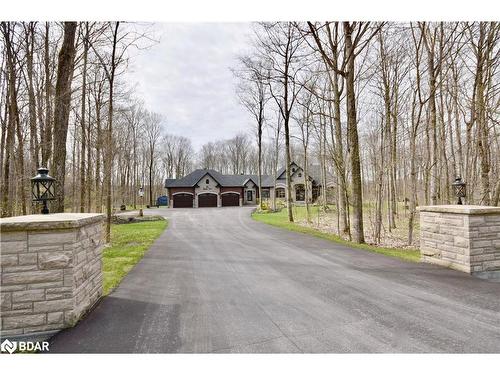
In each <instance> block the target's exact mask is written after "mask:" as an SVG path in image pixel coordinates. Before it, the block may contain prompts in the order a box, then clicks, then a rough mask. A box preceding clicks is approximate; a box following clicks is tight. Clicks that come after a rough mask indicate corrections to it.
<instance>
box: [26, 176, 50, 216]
mask: <svg viewBox="0 0 500 375" xmlns="http://www.w3.org/2000/svg"><path fill="white" fill-rule="evenodd" d="M37 172H38V174H37V175H36V176H35V177H33V178H32V179H31V193H32V195H33V202H43V208H42V214H48V213H49V208H48V207H47V201H50V200H53V199H55V194H54V182H55V181H56V179H55V178H54V177H52V176H49V170H48V169H47V168H38V170H37Z"/></svg>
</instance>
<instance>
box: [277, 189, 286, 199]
mask: <svg viewBox="0 0 500 375" xmlns="http://www.w3.org/2000/svg"><path fill="white" fill-rule="evenodd" d="M276 198H285V189H284V188H277V189H276Z"/></svg>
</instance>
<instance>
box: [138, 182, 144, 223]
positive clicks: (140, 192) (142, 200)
mask: <svg viewBox="0 0 500 375" xmlns="http://www.w3.org/2000/svg"><path fill="white" fill-rule="evenodd" d="M139 197H141V208H139V216H144V213H143V212H142V207H143V206H144V189H143V187H142V186H141V187H140V188H139Z"/></svg>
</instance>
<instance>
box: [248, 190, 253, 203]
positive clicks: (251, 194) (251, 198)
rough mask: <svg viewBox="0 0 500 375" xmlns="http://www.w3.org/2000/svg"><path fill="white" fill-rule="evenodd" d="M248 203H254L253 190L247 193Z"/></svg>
mask: <svg viewBox="0 0 500 375" xmlns="http://www.w3.org/2000/svg"><path fill="white" fill-rule="evenodd" d="M247 202H253V191H252V190H248V191H247Z"/></svg>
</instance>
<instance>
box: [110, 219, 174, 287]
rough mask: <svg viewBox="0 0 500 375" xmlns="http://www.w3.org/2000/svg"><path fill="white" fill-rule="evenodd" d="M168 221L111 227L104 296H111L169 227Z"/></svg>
mask: <svg viewBox="0 0 500 375" xmlns="http://www.w3.org/2000/svg"><path fill="white" fill-rule="evenodd" d="M167 224H168V223H167V221H166V220H158V221H147V222H141V223H132V224H113V225H112V226H111V246H110V247H108V248H106V249H104V254H103V268H104V281H103V284H104V286H103V288H104V295H107V294H109V293H110V292H111V291H112V290H113V289H114V288H115V287H116V286H117V285H118V284H119V283H120V281H121V280H122V279H123V277H124V276H125V275H126V274H127V273H128V272H129V271H130V270H131V269H132V267H133V266H134V265H135V264H136V263H137V262H138V261H139V260H140V259H141V258H142V257H143V255H144V253H145V252H146V251H147V250H148V248H149V247H150V246H151V244H152V243H153V242H154V240H156V238H158V236H159V235H160V234H161V233H162V232H163V231H164V230H165V228H166V227H167Z"/></svg>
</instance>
